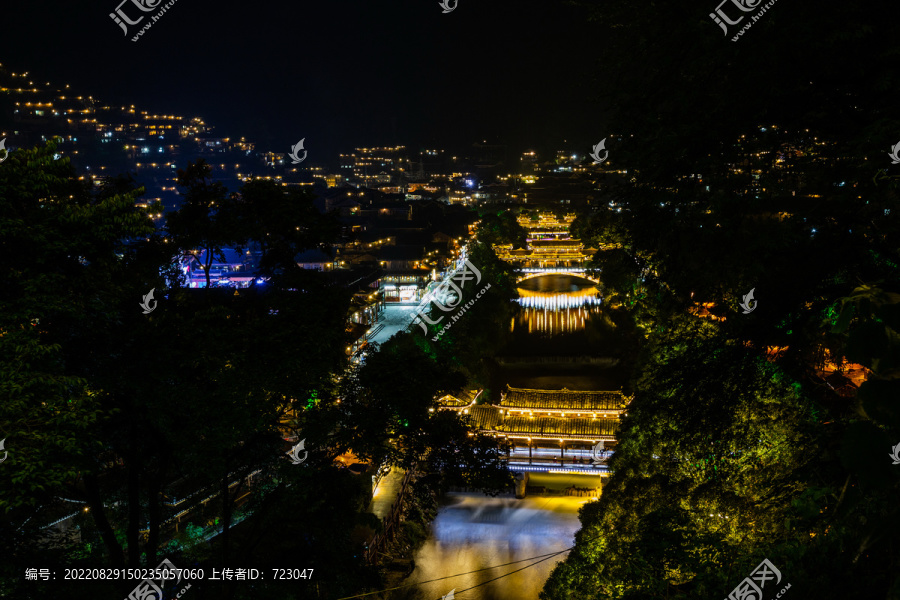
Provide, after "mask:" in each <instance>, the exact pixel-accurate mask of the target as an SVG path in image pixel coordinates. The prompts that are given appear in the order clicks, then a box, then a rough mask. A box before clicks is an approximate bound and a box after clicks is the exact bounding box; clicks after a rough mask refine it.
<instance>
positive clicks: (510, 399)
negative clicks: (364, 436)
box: [445, 386, 631, 471]
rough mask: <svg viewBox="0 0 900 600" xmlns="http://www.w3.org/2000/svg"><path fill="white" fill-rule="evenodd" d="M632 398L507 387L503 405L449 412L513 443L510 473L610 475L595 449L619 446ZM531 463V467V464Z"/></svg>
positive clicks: (610, 393)
mask: <svg viewBox="0 0 900 600" xmlns="http://www.w3.org/2000/svg"><path fill="white" fill-rule="evenodd" d="M630 401H631V397H629V396H625V395H623V394H622V392H621V391H573V390H568V389H565V388H563V389H562V390H536V389H527V388H514V387H509V386H507V390H506V392H505V393H503V394H502V395H501V401H500V404H498V405H475V404H469V405H468V406H460V405H457V406H456V407H450V406H447V405H445V407H446V408H451V409H455V410H460V411H461V412H463V413H464V414H466V415H468V416H469V419H470V424H471V426H472V427H473V428H474V429H475V430H477V431H479V432H481V433H485V434H488V435H493V436H495V437H498V438H502V439H506V440H508V441H509V442H511V443H512V444H513V448H512V450H511V452H510V456H509V460H510V469H512V470H518V469H520V468H521V469H522V470H525V471H532V470H544V471H545V470H549V469H551V468H554V467H555V468H557V469H559V468H561V467H563V466H564V465H565V466H566V468H567V469H569V470H572V469H574V470H578V471H582V470H584V471H596V470H598V469H600V470H602V471H605V468H603V467H602V466H601V465H598V464H597V463H596V461H595V460H594V458H596V456H594V455H593V454H592V449H593V448H594V447H595V446H596V445H597V443H598V442H601V441H602V442H603V449H604V450H605V452H604V453H603V454H602V456H604V457H605V456H608V453H609V452H608V451H609V450H610V449H612V448H614V447H615V445H616V434H617V432H618V428H619V417H620V415H622V414H624V413H625V410H626V409H627V406H628V403H629V402H630ZM526 465H528V466H526Z"/></svg>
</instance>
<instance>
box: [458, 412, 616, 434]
mask: <svg viewBox="0 0 900 600" xmlns="http://www.w3.org/2000/svg"><path fill="white" fill-rule="evenodd" d="M469 419H470V423H471V424H472V425H473V426H474V427H476V428H477V429H479V430H480V431H490V432H497V433H504V434H506V435H511V436H516V435H518V436H528V437H531V438H547V439H556V438H559V437H563V438H565V439H573V438H574V439H584V440H586V441H591V440H600V439H615V437H616V433H617V431H618V429H619V420H618V419H603V418H599V419H598V418H588V417H577V418H572V417H569V418H565V417H526V416H504V415H503V411H502V410H501V409H500V408H498V407H496V406H475V407H472V409H471V411H470V413H469Z"/></svg>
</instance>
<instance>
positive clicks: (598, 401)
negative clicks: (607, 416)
mask: <svg viewBox="0 0 900 600" xmlns="http://www.w3.org/2000/svg"><path fill="white" fill-rule="evenodd" d="M629 401H630V398H629V397H627V396H625V395H623V394H622V392H621V391H597V392H594V391H574V390H568V389H566V388H563V389H561V390H532V389H527V388H514V387H511V386H507V392H506V393H505V394H504V395H503V399H502V400H501V401H500V406H501V407H503V408H507V409H510V408H512V409H525V410H528V409H531V410H536V411H540V410H549V409H553V410H567V411H568V410H571V411H572V412H576V413H577V412H579V411H584V412H589V411H595V410H625V407H626V406H627V405H628V402H629Z"/></svg>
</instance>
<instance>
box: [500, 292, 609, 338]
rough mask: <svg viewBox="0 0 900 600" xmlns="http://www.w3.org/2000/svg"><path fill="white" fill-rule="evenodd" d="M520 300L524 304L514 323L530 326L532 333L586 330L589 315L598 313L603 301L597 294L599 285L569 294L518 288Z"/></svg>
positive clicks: (520, 325) (514, 324)
mask: <svg viewBox="0 0 900 600" xmlns="http://www.w3.org/2000/svg"><path fill="white" fill-rule="evenodd" d="M518 291H519V299H518V300H517V302H518V303H519V305H520V306H521V307H522V310H521V311H520V312H519V314H518V315H517V317H516V318H515V319H514V320H513V322H512V324H511V330H512V331H515V329H516V326H517V325H518V326H519V327H524V326H527V328H528V333H540V334H551V335H552V334H554V333H571V332H574V331H580V330H582V329H584V326H585V323H586V321H587V317H588V315H590V313H592V312H596V311H597V310H598V309H599V307H600V304H601V302H602V300H601V299H600V298H599V297H597V288H595V287H587V288H584V289H581V290H578V291H573V292H565V293H547V292H536V291H532V290H527V289H523V288H518Z"/></svg>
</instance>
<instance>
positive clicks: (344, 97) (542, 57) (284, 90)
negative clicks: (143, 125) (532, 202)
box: [0, 0, 608, 163]
mask: <svg viewBox="0 0 900 600" xmlns="http://www.w3.org/2000/svg"><path fill="white" fill-rule="evenodd" d="M119 1H120V0H93V1H92V2H91V3H83V2H33V1H32V2H19V3H18V4H17V5H16V6H14V7H12V6H9V5H7V6H5V7H4V8H3V19H2V20H3V25H4V26H3V28H2V37H3V46H4V47H5V51H0V62H2V63H3V64H4V65H5V66H6V67H7V68H9V69H10V70H12V71H15V72H21V71H23V70H28V71H29V72H30V73H31V74H32V75H34V77H35V79H40V80H41V81H42V82H43V81H50V82H52V83H55V84H61V85H63V84H66V83H68V84H71V85H72V89H73V90H75V91H78V92H79V93H84V94H90V95H93V96H94V97H95V98H97V99H100V100H102V101H103V102H104V103H108V104H113V105H115V104H120V105H121V104H135V105H136V106H137V107H139V108H142V109H145V110H149V111H151V112H157V113H160V114H162V113H166V114H180V115H182V116H200V117H202V118H203V119H205V120H206V121H207V123H209V124H213V125H216V126H217V128H218V129H217V132H219V133H220V134H221V135H228V136H234V137H241V136H245V137H247V138H248V139H250V140H252V141H256V142H257V143H258V144H259V146H258V148H259V149H264V150H275V151H285V150H286V149H287V148H288V147H289V146H290V145H291V144H293V143H295V142H296V141H297V140H298V139H299V138H301V137H305V138H306V148H307V149H308V150H309V151H310V158H313V160H314V161H316V162H326V163H336V159H337V154H338V153H339V152H341V151H348V150H350V149H352V148H353V147H355V146H361V145H392V144H406V145H408V146H411V147H412V148H415V149H418V148H421V147H442V148H446V149H448V150H459V149H461V148H465V147H467V146H469V145H470V144H472V143H473V142H477V141H483V140H487V141H488V142H489V143H506V144H509V145H511V146H512V148H511V149H520V148H522V149H524V148H527V147H534V148H535V149H538V150H545V151H552V150H555V149H557V148H560V149H561V148H563V147H569V148H571V147H572V146H573V145H576V146H584V149H585V150H588V147H587V146H588V145H589V144H592V143H596V140H598V139H600V138H602V137H605V136H606V135H608V133H607V132H605V131H604V130H603V124H604V120H605V117H604V112H605V111H604V110H603V107H602V104H601V102H600V99H599V94H598V91H599V86H600V85H601V84H600V82H601V81H602V76H603V61H602V56H603V52H604V50H603V40H602V35H601V27H600V26H599V25H598V24H597V23H590V22H588V19H587V14H586V13H585V12H584V10H583V9H581V8H577V7H572V6H569V5H567V4H566V3H564V2H539V1H536V0H526V1H522V2H509V1H506V2H483V1H481V2H475V1H474V0H459V4H458V6H457V8H456V9H455V10H454V11H453V12H451V13H449V14H443V13H442V10H441V7H440V6H439V3H438V0H416V1H412V0H399V1H394V2H361V1H358V0H337V1H332V2H308V1H307V2H239V1H237V0H220V1H212V0H206V1H204V0H178V1H177V2H176V3H175V4H174V5H173V6H172V7H170V8H169V9H168V11H167V12H166V13H165V14H164V15H163V16H162V17H161V18H160V19H159V20H158V21H157V22H156V23H155V24H154V25H153V27H152V28H151V29H149V30H148V31H147V32H146V33H145V34H144V35H143V36H142V37H141V38H140V39H139V40H138V41H137V42H132V41H131V36H132V35H133V34H132V32H134V33H136V32H137V31H138V30H139V29H140V27H142V26H143V25H144V24H145V23H146V21H147V19H145V21H144V22H142V23H141V24H139V25H136V26H131V27H130V28H129V36H128V37H125V35H124V34H123V32H122V30H121V29H120V28H119V26H118V25H116V24H115V23H114V22H113V20H112V19H111V18H110V17H109V14H110V13H111V12H113V11H114V10H115V9H116V7H117V6H118V3H119ZM163 4H165V3H163ZM125 8H128V14H129V15H132V18H136V17H137V15H139V14H144V13H139V12H138V11H137V9H135V8H134V7H133V6H132V5H131V3H130V2H129V3H127V5H125V7H123V10H124V9H125ZM146 14H147V15H153V14H156V11H154V12H151V13H146ZM148 19H149V17H148ZM564 140H567V141H568V142H567V143H564ZM319 150H321V151H322V152H323V153H324V154H325V161H321V160H320V159H321V155H319V157H318V159H317V158H314V157H315V156H316V155H317V154H319V152H318V151H319ZM311 162H313V161H311Z"/></svg>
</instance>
